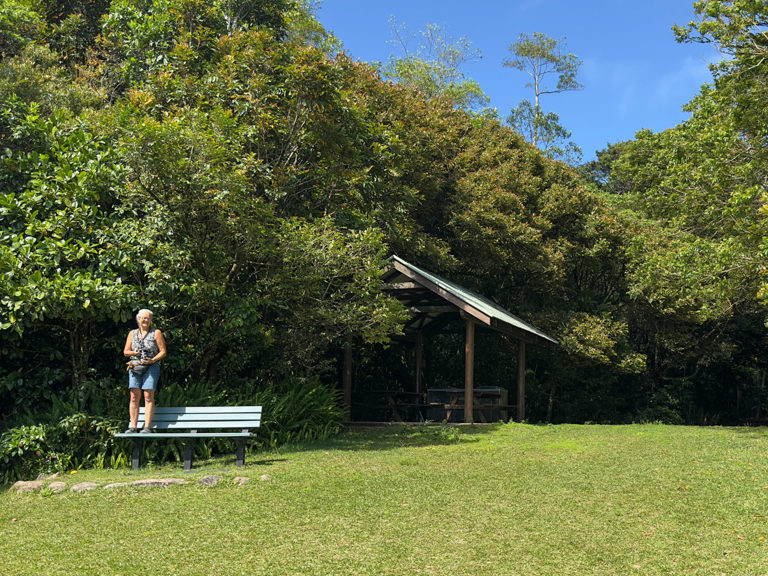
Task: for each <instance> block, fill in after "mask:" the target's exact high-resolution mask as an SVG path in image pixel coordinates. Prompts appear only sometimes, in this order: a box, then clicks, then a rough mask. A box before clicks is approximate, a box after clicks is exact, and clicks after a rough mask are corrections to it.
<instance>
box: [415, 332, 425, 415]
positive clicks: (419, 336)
mask: <svg viewBox="0 0 768 576" xmlns="http://www.w3.org/2000/svg"><path fill="white" fill-rule="evenodd" d="M413 354H414V356H415V360H416V362H415V364H416V374H415V378H414V380H415V382H414V388H415V389H416V390H415V391H416V403H417V404H418V403H420V401H421V394H422V393H423V392H424V333H423V332H422V331H421V330H419V331H418V332H416V343H415V344H414V349H413Z"/></svg>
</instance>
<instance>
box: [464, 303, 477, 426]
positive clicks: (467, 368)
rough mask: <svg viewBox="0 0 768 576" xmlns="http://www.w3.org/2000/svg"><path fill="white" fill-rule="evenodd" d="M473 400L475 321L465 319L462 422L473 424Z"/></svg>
mask: <svg viewBox="0 0 768 576" xmlns="http://www.w3.org/2000/svg"><path fill="white" fill-rule="evenodd" d="M474 400H475V321H474V320H472V319H471V318H467V338H466V343H465V346H464V422H466V423H471V422H473V415H474Z"/></svg>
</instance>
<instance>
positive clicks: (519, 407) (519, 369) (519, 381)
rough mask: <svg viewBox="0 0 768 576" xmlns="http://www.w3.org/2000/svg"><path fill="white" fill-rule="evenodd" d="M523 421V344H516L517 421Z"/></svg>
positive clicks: (520, 342) (520, 341)
mask: <svg viewBox="0 0 768 576" xmlns="http://www.w3.org/2000/svg"><path fill="white" fill-rule="evenodd" d="M523 420H525V342H523V341H522V340H519V341H518V343H517V421H518V422H522V421H523Z"/></svg>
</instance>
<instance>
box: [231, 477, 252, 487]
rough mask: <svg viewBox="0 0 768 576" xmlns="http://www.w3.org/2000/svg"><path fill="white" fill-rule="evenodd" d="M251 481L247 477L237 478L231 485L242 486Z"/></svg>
mask: <svg viewBox="0 0 768 576" xmlns="http://www.w3.org/2000/svg"><path fill="white" fill-rule="evenodd" d="M250 481H251V479H250V478H248V477H247V476H238V477H237V478H233V479H232V484H237V485H238V486H242V485H243V484H247V483H248V482H250Z"/></svg>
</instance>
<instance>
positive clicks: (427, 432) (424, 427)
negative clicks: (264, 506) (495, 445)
mask: <svg viewBox="0 0 768 576" xmlns="http://www.w3.org/2000/svg"><path fill="white" fill-rule="evenodd" d="M503 425H504V424H502V423H498V424H469V425H467V424H461V425H456V424H446V423H443V424H389V425H388V424H383V425H382V426H355V425H354V424H351V425H348V426H347V427H346V428H345V429H344V430H343V431H342V432H341V433H339V434H338V435H337V436H334V437H333V438H329V439H328V440H325V441H322V442H318V443H313V444H308V445H305V446H302V448H304V449H306V450H313V449H315V450H393V449H397V448H418V447H423V446H446V445H450V444H464V443H467V442H478V441H479V440H480V438H481V437H482V436H486V435H488V434H490V433H492V432H493V431H495V430H497V429H498V428H499V427H500V426H503Z"/></svg>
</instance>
